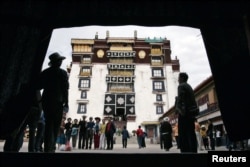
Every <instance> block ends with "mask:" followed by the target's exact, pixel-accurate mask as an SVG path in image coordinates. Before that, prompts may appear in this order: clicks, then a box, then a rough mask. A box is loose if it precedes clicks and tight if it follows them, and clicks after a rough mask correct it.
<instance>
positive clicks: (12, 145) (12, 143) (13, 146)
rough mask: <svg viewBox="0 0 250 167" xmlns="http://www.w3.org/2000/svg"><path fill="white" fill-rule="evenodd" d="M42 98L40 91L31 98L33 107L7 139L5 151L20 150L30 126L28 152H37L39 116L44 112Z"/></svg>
mask: <svg viewBox="0 0 250 167" xmlns="http://www.w3.org/2000/svg"><path fill="white" fill-rule="evenodd" d="M40 100H41V94H40V91H36V92H35V94H34V96H33V99H31V107H30V109H29V112H28V114H27V115H26V117H25V119H24V120H23V122H22V124H21V125H20V127H19V128H18V129H17V131H16V133H14V134H13V135H11V136H10V137H9V138H7V139H6V140H5V143H4V151H15V152H19V150H20V149H21V148H22V146H23V138H24V135H25V131H26V129H27V128H29V141H28V152H35V133H36V128H37V124H38V121H39V117H40V114H41V112H42V107H41V104H40Z"/></svg>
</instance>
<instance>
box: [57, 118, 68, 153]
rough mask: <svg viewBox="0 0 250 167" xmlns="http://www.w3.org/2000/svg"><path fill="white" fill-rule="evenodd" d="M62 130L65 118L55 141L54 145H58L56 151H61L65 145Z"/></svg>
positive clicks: (64, 136)
mask: <svg viewBox="0 0 250 167" xmlns="http://www.w3.org/2000/svg"><path fill="white" fill-rule="evenodd" d="M64 129H65V118H64V117H63V118H62V121H61V126H60V128H59V131H58V135H57V139H56V143H57V144H58V150H61V146H65V144H66V135H65V133H64ZM64 149H65V147H64Z"/></svg>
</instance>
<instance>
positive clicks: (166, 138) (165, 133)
mask: <svg viewBox="0 0 250 167" xmlns="http://www.w3.org/2000/svg"><path fill="white" fill-rule="evenodd" d="M160 131H161V135H162V139H163V143H164V144H163V145H164V149H165V151H169V149H170V148H171V147H173V144H172V126H171V124H170V123H169V118H168V117H165V118H163V123H162V125H161V129H160Z"/></svg>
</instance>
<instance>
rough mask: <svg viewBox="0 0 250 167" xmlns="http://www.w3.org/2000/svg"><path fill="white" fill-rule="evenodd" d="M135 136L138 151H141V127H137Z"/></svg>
mask: <svg viewBox="0 0 250 167" xmlns="http://www.w3.org/2000/svg"><path fill="white" fill-rule="evenodd" d="M136 135H137V143H138V146H139V149H141V147H142V146H141V144H142V137H143V130H142V129H141V125H139V126H138V129H137V130H136Z"/></svg>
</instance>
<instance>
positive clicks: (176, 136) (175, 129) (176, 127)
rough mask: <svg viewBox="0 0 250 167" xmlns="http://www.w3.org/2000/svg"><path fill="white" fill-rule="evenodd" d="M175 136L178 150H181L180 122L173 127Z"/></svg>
mask: <svg viewBox="0 0 250 167" xmlns="http://www.w3.org/2000/svg"><path fill="white" fill-rule="evenodd" d="M173 135H174V139H175V141H176V146H177V149H180V144H179V135H178V122H176V123H175V125H174V127H173Z"/></svg>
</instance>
